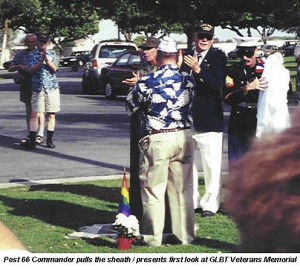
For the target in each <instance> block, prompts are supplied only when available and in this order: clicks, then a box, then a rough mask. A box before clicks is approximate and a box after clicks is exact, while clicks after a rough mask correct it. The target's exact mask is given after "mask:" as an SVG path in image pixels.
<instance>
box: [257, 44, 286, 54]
mask: <svg viewBox="0 0 300 270" xmlns="http://www.w3.org/2000/svg"><path fill="white" fill-rule="evenodd" d="M259 49H260V50H261V51H262V52H263V53H264V56H265V57H268V56H269V55H270V54H272V53H275V52H280V53H281V54H282V55H283V56H285V51H284V50H281V49H279V47H278V46H276V45H268V44H265V45H262V46H261V47H260V48H259Z"/></svg>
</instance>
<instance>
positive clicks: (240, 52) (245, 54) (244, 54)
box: [237, 50, 255, 58]
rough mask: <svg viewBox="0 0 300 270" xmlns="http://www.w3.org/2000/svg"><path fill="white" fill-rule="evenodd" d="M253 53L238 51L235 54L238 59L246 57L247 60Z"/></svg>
mask: <svg viewBox="0 0 300 270" xmlns="http://www.w3.org/2000/svg"><path fill="white" fill-rule="evenodd" d="M254 53H255V50H240V51H238V52H237V55H238V57H244V56H246V57H247V58H251V57H253V55H254Z"/></svg>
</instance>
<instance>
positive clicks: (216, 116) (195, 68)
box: [182, 23, 226, 217]
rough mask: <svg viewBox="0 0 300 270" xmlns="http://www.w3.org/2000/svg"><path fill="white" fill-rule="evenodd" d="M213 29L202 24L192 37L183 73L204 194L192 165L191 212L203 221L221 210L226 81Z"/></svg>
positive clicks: (224, 63) (224, 65)
mask: <svg viewBox="0 0 300 270" xmlns="http://www.w3.org/2000/svg"><path fill="white" fill-rule="evenodd" d="M213 36H214V27H213V26H212V25H210V24H206V23H203V24H201V25H199V27H198V28H197V29H196V32H195V34H194V41H195V50H192V51H189V52H187V54H186V55H185V56H184V63H183V66H182V70H183V71H186V72H189V73H190V74H192V76H193V78H194V80H195V84H196V90H195V97H194V99H193V106H192V109H193V112H192V115H193V121H194V135H193V138H194V142H195V148H196V144H197V145H198V146H199V149H200V153H201V159H202V165H203V171H204V181H205V194H204V195H203V196H202V197H201V199H200V195H199V192H198V170H197V167H196V164H194V208H195V209H200V210H202V211H203V212H202V216H203V217H211V216H213V215H214V214H215V213H216V212H217V211H218V209H219V207H220V197H221V196H220V190H221V163H222V145H223V128H224V125H223V110H222V97H221V88H222V85H223V83H224V80H225V68H226V56H225V54H224V53H223V52H222V51H221V50H219V49H215V48H213V47H212V45H213Z"/></svg>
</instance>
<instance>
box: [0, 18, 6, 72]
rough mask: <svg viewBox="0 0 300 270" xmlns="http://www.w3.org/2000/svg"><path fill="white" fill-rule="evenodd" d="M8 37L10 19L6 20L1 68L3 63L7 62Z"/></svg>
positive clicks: (0, 60)
mask: <svg viewBox="0 0 300 270" xmlns="http://www.w3.org/2000/svg"><path fill="white" fill-rule="evenodd" d="M7 35H8V19H6V20H5V21H4V29H3V41H2V53H1V59H0V66H3V63H4V62H5V61H6V47H7Z"/></svg>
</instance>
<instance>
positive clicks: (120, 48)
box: [82, 41, 138, 94]
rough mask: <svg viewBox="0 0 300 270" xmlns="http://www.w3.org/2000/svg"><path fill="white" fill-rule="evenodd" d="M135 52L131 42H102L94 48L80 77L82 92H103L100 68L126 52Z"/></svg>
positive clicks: (134, 46)
mask: <svg viewBox="0 0 300 270" xmlns="http://www.w3.org/2000/svg"><path fill="white" fill-rule="evenodd" d="M132 50H133V51H137V50H138V47H137V46H136V44H135V43H133V42H124V41H102V42H99V43H98V44H96V45H95V46H94V48H93V49H92V51H91V54H90V56H89V61H88V62H87V63H86V67H85V70H84V72H83V76H82V90H83V92H84V93H88V94H96V93H97V92H99V91H102V92H103V87H104V85H103V81H102V80H101V79H100V74H101V70H102V68H104V67H106V66H109V65H111V64H112V63H114V62H115V61H116V60H117V58H118V57H119V56H120V55H121V54H123V53H125V52H127V51H132Z"/></svg>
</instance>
